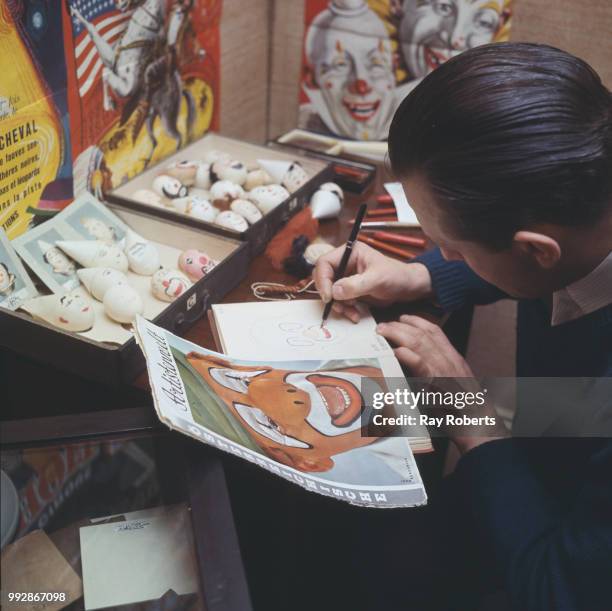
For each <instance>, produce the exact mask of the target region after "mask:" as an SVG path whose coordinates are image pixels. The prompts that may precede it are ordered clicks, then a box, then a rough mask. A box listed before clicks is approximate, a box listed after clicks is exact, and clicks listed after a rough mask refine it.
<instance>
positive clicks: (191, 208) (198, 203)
mask: <svg viewBox="0 0 612 611" xmlns="http://www.w3.org/2000/svg"><path fill="white" fill-rule="evenodd" d="M173 204H174V205H173V207H174V209H175V210H176V211H178V212H180V213H181V214H185V215H187V216H191V217H193V218H196V219H200V220H202V221H207V222H209V223H212V222H213V221H214V220H215V218H216V216H217V214H219V210H218V209H217V208H215V207H214V206H213V205H212V204H211V203H210V202H209V201H208V200H206V199H201V198H199V197H191V196H190V197H182V198H181V199H175V200H174V202H173Z"/></svg>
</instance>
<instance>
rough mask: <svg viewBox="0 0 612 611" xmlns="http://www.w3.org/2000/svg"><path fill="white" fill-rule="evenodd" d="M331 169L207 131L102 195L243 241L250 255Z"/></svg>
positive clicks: (302, 157)
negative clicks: (192, 141) (246, 243)
mask: <svg viewBox="0 0 612 611" xmlns="http://www.w3.org/2000/svg"><path fill="white" fill-rule="evenodd" d="M332 176H333V171H332V168H331V166H330V164H329V163H327V162H325V161H321V160H320V159H316V158H312V157H307V156H305V155H301V154H300V153H298V152H287V151H281V150H272V149H270V148H268V147H264V146H259V145H256V144H250V143H247V142H242V141H240V140H234V139H231V138H226V137H224V136H220V135H218V134H208V135H206V136H204V137H203V138H202V139H200V140H198V141H197V142H194V143H192V144H190V145H189V146H187V147H186V148H184V149H182V150H181V151H179V152H177V153H176V154H175V155H173V156H171V157H168V158H167V159H165V160H164V161H163V162H161V163H159V164H157V165H155V166H153V167H151V168H149V169H148V170H147V171H145V172H143V173H142V174H140V175H139V176H137V177H136V178H134V179H132V180H130V181H129V182H127V183H125V184H124V185H122V186H121V187H119V188H117V189H115V190H114V191H111V192H110V193H108V194H105V197H106V199H107V201H109V202H112V203H115V204H118V205H121V206H125V207H126V208H129V209H132V210H148V211H153V212H154V213H155V214H157V215H158V216H160V217H163V218H166V219H172V220H176V221H178V222H181V223H184V224H186V225H189V226H191V227H197V228H201V229H206V230H208V231H212V232H215V233H218V234H219V235H225V236H227V237H233V238H237V239H240V240H244V241H246V242H248V244H249V250H250V253H251V256H254V255H256V254H258V253H260V252H262V251H263V249H264V248H265V245H266V244H267V243H268V242H269V241H270V239H271V238H272V237H273V236H274V234H275V233H276V232H277V231H278V230H279V229H280V228H281V226H282V225H284V223H286V222H287V220H288V219H289V218H290V217H291V216H293V215H294V214H295V213H296V212H298V211H299V210H301V209H302V208H303V207H304V206H306V205H307V204H308V203H309V202H310V198H311V196H312V195H313V194H314V193H315V192H316V191H317V189H318V187H319V186H320V185H321V184H323V183H325V182H328V181H330V180H331V177H332Z"/></svg>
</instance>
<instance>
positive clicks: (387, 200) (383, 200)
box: [376, 193, 393, 204]
mask: <svg viewBox="0 0 612 611" xmlns="http://www.w3.org/2000/svg"><path fill="white" fill-rule="evenodd" d="M376 201H377V202H378V203H379V204H392V203H393V198H392V197H391V196H390V195H389V194H388V193H385V194H384V195H378V196H377V197H376Z"/></svg>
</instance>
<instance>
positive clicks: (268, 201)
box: [248, 185, 290, 214]
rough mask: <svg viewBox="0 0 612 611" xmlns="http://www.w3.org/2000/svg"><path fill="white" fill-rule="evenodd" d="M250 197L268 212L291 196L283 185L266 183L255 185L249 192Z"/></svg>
mask: <svg viewBox="0 0 612 611" xmlns="http://www.w3.org/2000/svg"><path fill="white" fill-rule="evenodd" d="M248 197H249V199H250V200H251V201H252V202H253V203H254V204H255V205H256V206H257V207H258V208H259V209H260V210H261V211H262V212H263V214H267V213H268V212H270V210H274V208H276V206H278V205H279V204H281V203H282V202H284V201H285V200H286V199H288V198H289V197H290V195H289V191H287V189H285V187H283V186H282V185H266V186H263V187H255V189H253V190H252V191H250V192H249V194H248Z"/></svg>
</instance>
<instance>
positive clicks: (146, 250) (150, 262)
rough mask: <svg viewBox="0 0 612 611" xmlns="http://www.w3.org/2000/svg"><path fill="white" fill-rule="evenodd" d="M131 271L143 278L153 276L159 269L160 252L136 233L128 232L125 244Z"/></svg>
mask: <svg viewBox="0 0 612 611" xmlns="http://www.w3.org/2000/svg"><path fill="white" fill-rule="evenodd" d="M125 254H126V256H127V260H128V265H129V266H130V269H131V270H132V271H133V272H134V273H136V274H140V275H141V276H151V275H153V274H154V273H155V271H156V270H158V269H159V265H160V263H159V252H158V251H157V248H155V246H153V244H151V242H148V241H147V240H145V239H144V238H143V237H141V236H139V235H138V234H137V233H136V232H134V231H131V230H128V233H127V237H126V244H125Z"/></svg>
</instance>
